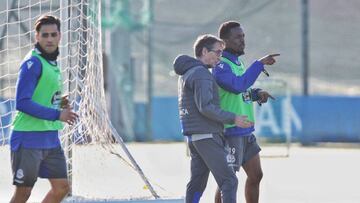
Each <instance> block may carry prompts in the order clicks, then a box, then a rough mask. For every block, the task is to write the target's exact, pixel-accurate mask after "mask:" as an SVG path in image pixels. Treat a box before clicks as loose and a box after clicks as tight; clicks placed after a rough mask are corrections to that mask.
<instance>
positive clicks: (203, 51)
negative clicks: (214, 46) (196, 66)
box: [201, 47, 209, 56]
mask: <svg viewBox="0 0 360 203" xmlns="http://www.w3.org/2000/svg"><path fill="white" fill-rule="evenodd" d="M208 52H209V51H208V50H207V48H206V47H203V49H202V51H201V55H202V56H205V54H207V53H208Z"/></svg>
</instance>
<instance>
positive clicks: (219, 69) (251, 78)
mask: <svg viewBox="0 0 360 203" xmlns="http://www.w3.org/2000/svg"><path fill="white" fill-rule="evenodd" d="M263 69H264V65H263V64H262V63H261V62H260V61H255V62H254V63H252V64H251V66H250V67H249V68H247V69H246V71H245V73H244V74H242V75H241V76H236V75H235V74H234V73H233V72H232V70H231V67H230V65H229V64H227V63H225V62H221V63H219V64H218V65H217V66H216V67H215V68H214V71H213V75H214V77H215V80H216V82H217V84H218V85H219V86H220V87H221V88H223V89H224V90H226V91H228V92H232V93H234V94H240V93H242V92H245V91H246V90H247V89H248V88H249V87H251V86H252V85H253V84H254V83H255V81H256V79H257V78H258V77H259V75H260V73H261V71H262V70H263Z"/></svg>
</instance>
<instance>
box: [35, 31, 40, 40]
mask: <svg viewBox="0 0 360 203" xmlns="http://www.w3.org/2000/svg"><path fill="white" fill-rule="evenodd" d="M39 35H40V34H39V32H35V40H36V42H38V41H39Z"/></svg>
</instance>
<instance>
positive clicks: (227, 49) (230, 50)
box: [224, 48, 245, 56]
mask: <svg viewBox="0 0 360 203" xmlns="http://www.w3.org/2000/svg"><path fill="white" fill-rule="evenodd" d="M224 51H227V52H230V53H231V54H234V55H236V56H241V55H244V54H245V51H244V49H242V50H235V49H233V48H225V49H224Z"/></svg>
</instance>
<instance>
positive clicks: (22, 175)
mask: <svg viewBox="0 0 360 203" xmlns="http://www.w3.org/2000/svg"><path fill="white" fill-rule="evenodd" d="M23 177H24V171H23V170H22V169H18V170H17V171H16V178H18V179H21V178H23Z"/></svg>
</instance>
